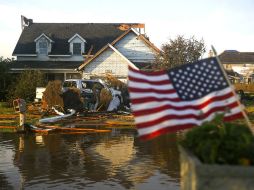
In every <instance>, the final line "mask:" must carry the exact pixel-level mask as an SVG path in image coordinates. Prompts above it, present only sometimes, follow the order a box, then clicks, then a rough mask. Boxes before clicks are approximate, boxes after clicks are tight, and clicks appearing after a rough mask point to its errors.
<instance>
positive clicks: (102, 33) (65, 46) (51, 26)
mask: <svg viewBox="0 0 254 190" xmlns="http://www.w3.org/2000/svg"><path fill="white" fill-rule="evenodd" d="M133 24H135V23H129V25H133ZM122 25H124V24H123V23H32V24H31V25H29V26H27V27H25V28H24V30H23V31H22V34H21V36H20V38H19V40H18V42H17V44H16V47H15V49H14V51H13V55H15V54H36V47H35V45H36V44H35V42H34V40H35V39H36V38H37V37H39V36H40V35H41V34H42V33H44V34H45V35H46V36H48V37H49V38H50V39H51V40H52V41H53V43H52V50H51V54H50V55H68V54H70V52H69V43H68V40H69V39H70V38H71V37H73V36H74V35H75V34H78V35H80V36H81V37H82V38H83V39H85V40H86V42H87V43H86V44H85V46H86V48H85V49H86V50H85V54H87V52H88V51H89V49H90V48H91V46H92V47H93V49H92V51H91V54H92V55H93V54H95V53H96V52H97V51H99V50H100V49H101V48H102V47H103V46H105V45H106V44H108V43H111V42H113V41H114V40H115V39H116V38H117V37H119V36H120V35H121V34H123V33H124V32H126V31H125V30H122V29H121V26H122Z"/></svg>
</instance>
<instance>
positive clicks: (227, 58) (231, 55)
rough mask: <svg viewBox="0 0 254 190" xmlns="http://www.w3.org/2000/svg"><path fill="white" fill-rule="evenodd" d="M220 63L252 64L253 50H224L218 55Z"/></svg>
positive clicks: (253, 58)
mask: <svg viewBox="0 0 254 190" xmlns="http://www.w3.org/2000/svg"><path fill="white" fill-rule="evenodd" d="M219 58H220V60H221V62H222V63H233V64H234V63H252V64H254V52H239V51H237V50H225V51H224V52H222V53H221V54H220V55H219Z"/></svg>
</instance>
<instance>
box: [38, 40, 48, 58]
mask: <svg viewBox="0 0 254 190" xmlns="http://www.w3.org/2000/svg"><path fill="white" fill-rule="evenodd" d="M39 54H43V55H47V54H48V43H47V41H46V40H41V41H40V42H39Z"/></svg>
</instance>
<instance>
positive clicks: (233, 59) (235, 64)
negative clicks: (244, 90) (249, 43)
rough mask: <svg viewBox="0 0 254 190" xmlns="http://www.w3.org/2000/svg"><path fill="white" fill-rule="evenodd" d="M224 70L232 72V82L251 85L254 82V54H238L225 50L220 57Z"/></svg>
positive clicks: (234, 51)
mask: <svg viewBox="0 0 254 190" xmlns="http://www.w3.org/2000/svg"><path fill="white" fill-rule="evenodd" d="M219 59H220V61H221V63H222V64H223V66H224V68H225V69H226V70H227V71H228V73H230V72H231V75H230V77H231V81H232V80H234V79H235V80H234V82H242V83H251V82H254V52H238V51H236V50H225V51H224V52H223V53H221V54H220V55H219Z"/></svg>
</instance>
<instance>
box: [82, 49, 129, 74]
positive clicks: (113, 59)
mask: <svg viewBox="0 0 254 190" xmlns="http://www.w3.org/2000/svg"><path fill="white" fill-rule="evenodd" d="M107 71H111V72H112V75H114V76H116V77H118V78H122V77H124V78H125V77H127V75H128V63H127V61H126V60H124V59H123V58H122V57H121V56H119V55H118V54H117V53H116V52H114V51H113V50H112V49H110V48H108V49H107V50H105V51H104V52H103V53H102V54H100V55H99V56H98V57H97V58H95V59H94V60H93V61H92V62H90V63H89V64H88V65H87V66H86V67H85V70H84V73H83V77H84V78H87V77H89V76H92V75H103V74H105V73H106V72H107Z"/></svg>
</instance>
